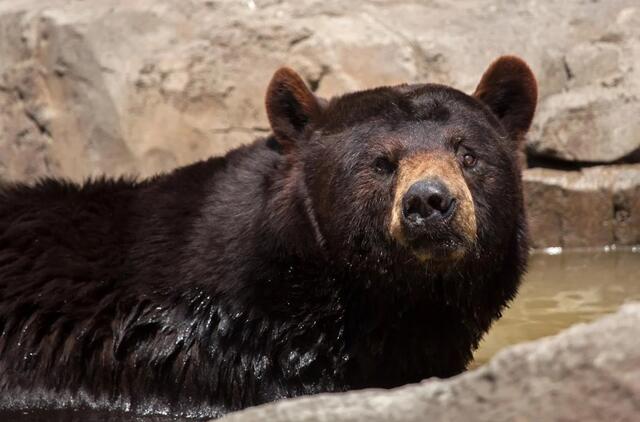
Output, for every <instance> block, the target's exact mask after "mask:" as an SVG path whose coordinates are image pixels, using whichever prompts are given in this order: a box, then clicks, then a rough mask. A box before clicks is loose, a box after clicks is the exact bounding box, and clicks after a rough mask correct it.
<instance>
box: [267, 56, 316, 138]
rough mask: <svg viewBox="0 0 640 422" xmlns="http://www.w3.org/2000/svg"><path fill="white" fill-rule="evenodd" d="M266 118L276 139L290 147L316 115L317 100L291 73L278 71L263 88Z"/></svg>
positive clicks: (283, 70)
mask: <svg viewBox="0 0 640 422" xmlns="http://www.w3.org/2000/svg"><path fill="white" fill-rule="evenodd" d="M266 105H267V117H268V118H269V123H270V124H271V130H273V134H274V135H275V137H276V139H277V140H278V141H280V142H281V143H282V144H284V145H285V146H286V145H291V144H294V143H295V142H296V141H297V140H298V139H299V138H300V136H301V135H302V134H303V133H304V130H305V129H306V127H307V125H308V124H309V123H310V122H311V121H312V120H313V119H314V118H315V117H317V116H318V115H319V114H320V110H321V106H320V103H319V102H318V99H317V98H316V97H315V95H313V93H312V92H311V91H310V90H309V88H307V85H306V84H305V83H304V81H303V80H302V78H301V77H300V76H299V75H298V74H297V73H296V72H295V71H293V70H291V69H289V68H286V67H282V68H280V69H278V71H277V72H276V73H275V74H274V75H273V78H271V82H270V83H269V88H267V98H266Z"/></svg>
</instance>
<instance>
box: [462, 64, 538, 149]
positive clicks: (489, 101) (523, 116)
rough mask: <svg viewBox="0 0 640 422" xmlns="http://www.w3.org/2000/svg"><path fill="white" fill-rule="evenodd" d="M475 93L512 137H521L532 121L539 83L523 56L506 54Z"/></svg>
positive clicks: (490, 68)
mask: <svg viewBox="0 0 640 422" xmlns="http://www.w3.org/2000/svg"><path fill="white" fill-rule="evenodd" d="M473 96H474V97H475V98H477V99H478V100H480V101H482V102H483V103H484V104H486V105H487V106H488V107H489V108H490V109H491V111H493V113H494V114H495V115H496V116H497V117H498V119H500V121H501V122H502V125H503V126H504V127H505V129H506V130H507V132H508V133H509V136H510V137H511V138H512V139H513V138H515V139H518V140H520V139H522V138H523V135H524V134H525V133H526V132H527V130H529V126H530V125H531V120H532V119H533V114H534V112H535V110H536V103H537V101H538V87H537V83H536V78H535V76H533V72H531V69H529V66H527V64H526V63H525V62H524V61H523V60H522V59H519V58H518V57H514V56H502V57H500V58H498V59H497V60H496V61H494V62H493V63H492V64H491V66H489V68H488V69H487V70H486V71H485V72H484V74H483V75H482V79H481V80H480V83H479V84H478V87H477V88H476V91H475V92H474V93H473Z"/></svg>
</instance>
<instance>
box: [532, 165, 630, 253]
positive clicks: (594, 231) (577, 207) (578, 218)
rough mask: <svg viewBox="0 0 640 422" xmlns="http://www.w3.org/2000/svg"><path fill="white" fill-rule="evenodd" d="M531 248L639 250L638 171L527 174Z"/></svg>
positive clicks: (607, 169) (610, 169)
mask: <svg viewBox="0 0 640 422" xmlns="http://www.w3.org/2000/svg"><path fill="white" fill-rule="evenodd" d="M524 187H525V203H526V207H527V213H528V218H529V224H530V229H531V233H532V238H533V239H532V241H533V245H532V246H533V247H536V248H544V247H555V246H560V247H588V246H607V245H637V244H640V165H638V164H632V165H618V166H596V167H590V168H585V169H582V170H580V171H559V170H550V169H541V168H536V169H527V170H525V172H524Z"/></svg>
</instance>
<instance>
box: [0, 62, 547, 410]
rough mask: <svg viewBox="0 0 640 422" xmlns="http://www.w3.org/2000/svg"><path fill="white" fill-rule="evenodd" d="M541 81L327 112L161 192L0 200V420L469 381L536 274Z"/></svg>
mask: <svg viewBox="0 0 640 422" xmlns="http://www.w3.org/2000/svg"><path fill="white" fill-rule="evenodd" d="M536 97H537V88H536V81H535V78H534V76H533V74H532V73H531V71H530V69H529V68H528V66H527V65H526V64H525V63H524V62H523V61H522V60H520V59H518V58H515V57H510V56H509V57H502V58H499V59H498V60H497V61H495V62H494V63H493V64H492V65H491V66H490V67H489V69H488V70H487V71H486V72H485V74H484V75H483V76H482V79H481V81H480V83H479V85H478V87H477V89H476V91H475V93H474V94H473V95H466V94H464V93H462V92H460V91H458V90H455V89H453V88H450V87H447V86H442V85H435V84H415V85H407V84H405V85H399V86H390V87H380V88H376V89H371V90H366V91H361V92H355V93H350V94H346V95H343V96H340V97H337V98H333V99H331V100H329V101H326V100H321V99H318V98H317V97H315V96H314V95H313V93H312V92H311V91H310V90H309V89H308V88H307V86H306V85H305V83H304V82H303V81H302V79H301V78H300V77H299V76H298V75H297V74H296V73H295V72H293V71H292V70H289V69H286V68H283V69H280V70H278V71H277V72H276V73H275V75H274V77H273V79H272V81H271V83H270V85H269V87H268V91H267V96H266V109H267V115H268V118H269V121H270V124H271V127H272V130H273V134H272V135H271V136H269V137H267V138H265V139H259V140H256V141H255V142H254V143H252V144H251V145H247V146H243V147H240V148H237V149H235V150H233V151H231V152H229V153H228V154H226V155H225V156H224V157H218V158H211V159H209V160H206V161H202V162H198V163H195V164H192V165H189V166H186V167H183V168H179V169H177V170H175V171H173V172H171V173H168V174H164V175H159V176H156V177H153V178H150V179H148V180H142V181H136V180H131V179H118V180H110V179H98V180H91V181H88V182H86V183H84V184H82V185H78V184H75V183H72V182H68V181H63V180H53V179H45V180H41V181H39V182H38V183H36V184H35V185H32V186H28V185H24V184H6V183H5V184H4V185H2V186H1V187H0V332H1V337H0V408H2V409H5V410H6V409H14V410H15V409H29V408H38V409H54V408H69V407H73V408H86V409H102V410H110V411H125V412H135V413H145V414H149V413H159V414H170V415H182V416H194V417H209V416H219V415H221V414H224V413H226V412H229V411H232V410H237V409H241V408H243V407H246V406H251V405H255V404H259V403H264V402H268V401H271V400H276V399H280V398H284V397H291V396H298V395H303V394H312V393H318V392H325V391H343V390H347V389H357V388H363V387H394V386H398V385H402V384H406V383H412V382H417V381H420V380H422V379H424V378H428V377H433V376H437V377H448V376H451V375H454V374H457V373H459V372H461V371H463V370H464V369H465V367H466V365H467V364H468V362H469V361H470V359H471V358H472V352H473V350H474V349H475V348H476V347H477V345H478V342H479V340H480V338H481V337H482V335H483V334H484V333H485V332H486V331H487V330H488V328H489V326H490V325H491V323H492V321H494V320H495V319H496V318H498V317H499V316H500V312H501V310H502V309H503V308H504V306H505V305H506V304H507V303H508V302H509V300H510V299H512V298H513V297H514V295H515V293H516V291H517V288H518V284H519V280H520V277H521V275H522V273H523V271H524V268H525V265H526V260H527V227H526V222H525V215H524V209H523V199H522V186H521V168H520V164H519V158H518V157H519V149H520V148H521V146H522V145H521V144H522V139H523V135H524V134H525V132H526V131H527V130H528V128H529V125H530V123H531V120H532V117H533V114H534V110H535V106H536Z"/></svg>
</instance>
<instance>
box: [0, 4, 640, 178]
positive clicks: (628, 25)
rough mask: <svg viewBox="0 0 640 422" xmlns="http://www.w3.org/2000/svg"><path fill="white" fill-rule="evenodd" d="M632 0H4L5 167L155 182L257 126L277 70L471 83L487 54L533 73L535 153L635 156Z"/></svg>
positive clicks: (602, 158)
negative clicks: (522, 63) (443, 0)
mask: <svg viewBox="0 0 640 422" xmlns="http://www.w3.org/2000/svg"><path fill="white" fill-rule="evenodd" d="M639 22H640V8H638V6H637V1H636V0H611V1H608V2H584V1H581V0H570V1H561V0H552V1H550V2H519V3H513V2H510V1H507V0H478V1H476V0H464V1H459V2H453V3H450V4H447V7H441V6H439V5H438V3H433V2H426V3H424V2H421V3H419V2H408V3H407V2H397V1H394V0H380V1H376V2H361V3H358V4H346V3H344V2H340V1H338V0H325V1H322V2H320V1H317V0H303V1H299V2H283V1H278V0H252V1H237V2H228V1H206V2H201V1H196V0H185V1H182V2H174V1H169V0H140V1H135V2H120V1H117V0H106V1H102V2H97V3H95V4H92V5H91V7H90V8H88V7H86V3H85V2H81V1H68V0H52V1H49V2H42V1H40V0H16V1H10V2H1V3H0V34H1V36H0V58H1V59H0V106H1V107H2V114H1V115H0V178H4V179H12V180H27V181H29V180H33V179H35V178H37V177H40V176H43V175H56V176H66V177H70V178H72V179H76V180H78V179H82V178H84V177H86V176H89V175H95V174H100V173H107V174H110V175H118V174H125V173H139V174H142V175H150V174H153V173H156V172H159V171H165V170H169V169H170V168H172V167H173V166H175V165H182V164H186V163H189V162H191V161H194V160H197V159H201V158H203V157H206V156H208V155H212V154H220V153H223V152H224V151H226V150H228V149H229V148H232V147H234V146H237V145H238V144H240V143H244V142H248V141H250V140H252V139H253V138H255V137H256V136H259V135H264V134H265V133H267V132H268V126H267V122H266V117H265V113H264V110H263V95H264V91H265V87H266V84H267V82H268V80H269V78H270V76H271V74H272V72H273V71H274V70H275V69H276V68H277V67H278V66H280V65H282V64H289V65H291V66H293V67H296V68H297V69H299V70H300V71H301V72H302V74H303V75H304V76H305V78H306V79H307V81H308V82H309V84H310V85H311V86H312V87H313V88H314V89H315V90H316V91H317V92H318V93H319V94H320V95H323V96H330V95H334V94H338V93H342V92H345V91H349V90H354V89H362V88H367V87H372V86H376V85H381V84H393V83H398V82H404V81H408V82H426V81H429V82H439V83H447V84H452V85H455V86H457V87H460V88H461V89H463V90H466V91H467V92H470V91H471V90H473V88H474V86H475V84H476V83H477V81H478V79H479V77H480V74H481V72H482V71H483V70H484V69H485V68H486V66H487V64H488V63H489V62H490V61H491V60H493V59H494V58H495V57H496V56H498V55H500V54H505V53H515V54H518V55H521V56H522V57H524V58H525V59H526V60H527V61H529V62H530V63H531V65H532V67H533V68H534V70H535V71H536V73H537V74H538V76H539V79H540V80H539V82H540V90H541V91H540V93H541V98H540V108H539V110H540V111H539V114H538V117H537V118H536V121H535V124H534V127H533V130H532V132H531V136H530V140H529V152H530V153H531V154H534V155H537V156H543V157H554V158H560V159H564V160H577V161H597V162H611V161H616V160H619V159H621V158H625V157H626V158H625V159H629V157H631V159H633V160H638V159H640V152H639V151H640V149H638V147H639V145H640V144H639V143H640V130H638V129H639V127H638V125H640V123H639V121H638V119H637V118H635V117H636V116H637V115H638V111H639V109H638V104H639V103H638V101H639V100H638V93H640V87H639V86H638V84H640V67H638V66H634V64H635V63H637V62H638V60H640V40H639V38H640V29H639V28H640V25H639V24H638V23H639Z"/></svg>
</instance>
